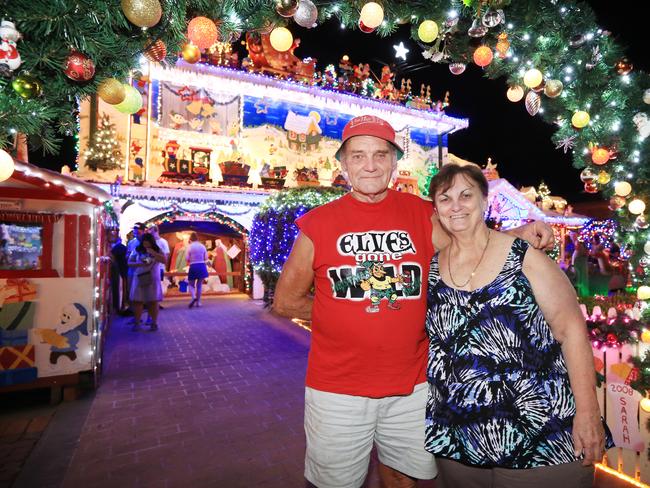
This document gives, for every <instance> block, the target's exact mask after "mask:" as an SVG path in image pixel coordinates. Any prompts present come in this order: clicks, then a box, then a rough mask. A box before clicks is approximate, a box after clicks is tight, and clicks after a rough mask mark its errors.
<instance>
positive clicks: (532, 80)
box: [524, 68, 544, 88]
mask: <svg viewBox="0 0 650 488" xmlns="http://www.w3.org/2000/svg"><path fill="white" fill-rule="evenodd" d="M543 79H544V77H543V76H542V72H541V71H540V70H538V69H535V68H532V69H529V70H528V71H526V73H524V85H526V86H527V87H528V88H535V87H536V86H539V85H540V84H541V83H542V80H543Z"/></svg>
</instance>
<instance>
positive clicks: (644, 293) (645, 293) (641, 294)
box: [636, 285, 650, 300]
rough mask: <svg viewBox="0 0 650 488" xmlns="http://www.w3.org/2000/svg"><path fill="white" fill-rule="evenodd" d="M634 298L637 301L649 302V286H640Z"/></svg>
mask: <svg viewBox="0 0 650 488" xmlns="http://www.w3.org/2000/svg"><path fill="white" fill-rule="evenodd" d="M636 297H637V298H638V299H639V300H650V286H646V285H643V286H640V287H639V288H637V290H636Z"/></svg>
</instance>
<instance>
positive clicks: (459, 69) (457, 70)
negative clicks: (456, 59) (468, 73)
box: [449, 63, 467, 75]
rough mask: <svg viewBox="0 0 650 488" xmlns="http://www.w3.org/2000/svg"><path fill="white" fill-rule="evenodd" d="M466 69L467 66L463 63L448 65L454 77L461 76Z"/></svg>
mask: <svg viewBox="0 0 650 488" xmlns="http://www.w3.org/2000/svg"><path fill="white" fill-rule="evenodd" d="M466 67H467V65H466V64H465V63H451V64H450V65H449V71H451V72H452V74H454V75H462V74H463V73H464V71H465V68H466Z"/></svg>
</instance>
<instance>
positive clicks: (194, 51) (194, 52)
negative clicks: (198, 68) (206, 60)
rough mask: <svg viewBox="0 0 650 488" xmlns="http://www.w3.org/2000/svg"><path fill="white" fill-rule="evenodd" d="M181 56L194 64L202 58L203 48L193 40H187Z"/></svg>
mask: <svg viewBox="0 0 650 488" xmlns="http://www.w3.org/2000/svg"><path fill="white" fill-rule="evenodd" d="M181 56H182V57H183V59H184V60H185V61H186V62H188V63H190V64H194V63H196V62H198V61H199V60H200V59H201V50H200V49H199V48H198V47H196V46H195V45H194V44H192V43H191V42H186V43H185V44H183V47H182V48H181Z"/></svg>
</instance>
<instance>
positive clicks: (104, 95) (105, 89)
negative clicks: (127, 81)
mask: <svg viewBox="0 0 650 488" xmlns="http://www.w3.org/2000/svg"><path fill="white" fill-rule="evenodd" d="M97 95H99V98H101V99H102V100H104V101H105V102H106V103H108V104H110V105H117V104H118V103H121V102H123V101H124V97H125V96H126V91H125V90H124V84H123V83H120V81H119V80H116V79H115V78H106V79H105V80H102V82H101V83H100V84H99V86H98V87H97Z"/></svg>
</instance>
